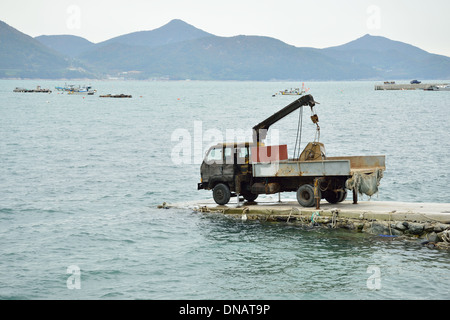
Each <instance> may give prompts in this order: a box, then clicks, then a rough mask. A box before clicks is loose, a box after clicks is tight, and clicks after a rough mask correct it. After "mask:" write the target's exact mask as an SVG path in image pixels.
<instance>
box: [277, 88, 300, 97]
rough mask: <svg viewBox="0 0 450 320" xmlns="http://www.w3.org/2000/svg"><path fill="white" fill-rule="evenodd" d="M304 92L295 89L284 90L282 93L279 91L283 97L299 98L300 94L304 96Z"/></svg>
mask: <svg viewBox="0 0 450 320" xmlns="http://www.w3.org/2000/svg"><path fill="white" fill-rule="evenodd" d="M304 93H305V91H302V90H300V88H295V89H292V88H291V89H290V90H287V89H286V90H284V91H280V94H281V95H283V96H301V95H302V94H304Z"/></svg>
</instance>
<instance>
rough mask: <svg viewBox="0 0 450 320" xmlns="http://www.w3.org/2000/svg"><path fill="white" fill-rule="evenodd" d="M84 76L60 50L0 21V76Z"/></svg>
mask: <svg viewBox="0 0 450 320" xmlns="http://www.w3.org/2000/svg"><path fill="white" fill-rule="evenodd" d="M80 76H83V77H84V76H86V74H85V73H84V72H83V71H80V70H79V69H77V68H76V67H74V65H73V64H72V63H71V61H70V60H69V59H67V58H66V57H64V56H63V55H62V54H60V53H58V52H56V51H54V50H52V49H50V48H48V47H47V46H45V45H43V44H42V43H40V42H39V41H37V40H36V39H33V38H32V37H30V36H28V35H26V34H24V33H22V32H20V31H18V30H16V29H14V28H13V27H11V26H9V25H7V24H6V23H4V22H2V21H0V77H2V78H11V77H22V78H63V77H64V78H70V77H80Z"/></svg>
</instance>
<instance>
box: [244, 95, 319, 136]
mask: <svg viewBox="0 0 450 320" xmlns="http://www.w3.org/2000/svg"><path fill="white" fill-rule="evenodd" d="M308 105H309V106H310V107H311V108H312V107H314V106H315V105H316V102H315V101H314V98H313V97H312V95H310V94H308V95H306V96H302V97H301V98H299V99H297V100H295V101H294V102H292V103H290V104H289V105H287V106H286V107H284V108H283V109H281V110H280V111H278V112H276V113H275V114H273V115H271V116H270V117H269V118H267V119H266V120H264V121H262V122H260V123H259V124H257V125H256V126H254V127H253V142H254V143H255V144H259V142H260V141H261V140H263V139H265V137H266V134H267V130H269V128H270V126H271V125H273V124H274V123H275V122H277V121H279V120H281V119H283V118H284V117H286V116H287V115H289V114H291V113H292V112H294V111H295V110H297V109H298V108H301V107H303V106H308Z"/></svg>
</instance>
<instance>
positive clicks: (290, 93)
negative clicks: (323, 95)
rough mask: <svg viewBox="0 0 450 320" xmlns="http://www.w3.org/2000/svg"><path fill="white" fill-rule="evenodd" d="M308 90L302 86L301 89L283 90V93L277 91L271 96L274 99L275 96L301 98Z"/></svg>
mask: <svg viewBox="0 0 450 320" xmlns="http://www.w3.org/2000/svg"><path fill="white" fill-rule="evenodd" d="M308 90H309V89H305V84H304V83H303V84H302V88H301V89H300V88H294V89H292V88H291V89H289V90H288V89H285V90H284V91H279V92H277V93H276V94H274V95H272V97H275V96H276V95H277V94H280V95H282V96H301V95H303V94H304V93H305V92H307V91H308Z"/></svg>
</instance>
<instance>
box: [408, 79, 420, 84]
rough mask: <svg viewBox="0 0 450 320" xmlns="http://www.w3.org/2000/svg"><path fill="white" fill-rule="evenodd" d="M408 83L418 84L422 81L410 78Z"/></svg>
mask: <svg viewBox="0 0 450 320" xmlns="http://www.w3.org/2000/svg"><path fill="white" fill-rule="evenodd" d="M410 83H411V84H420V83H422V82H420V81H419V80H411V82H410Z"/></svg>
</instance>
